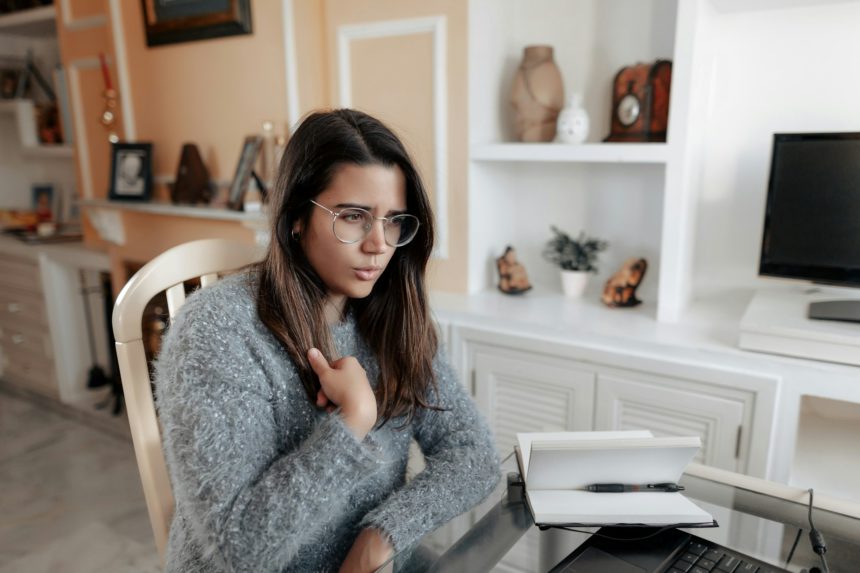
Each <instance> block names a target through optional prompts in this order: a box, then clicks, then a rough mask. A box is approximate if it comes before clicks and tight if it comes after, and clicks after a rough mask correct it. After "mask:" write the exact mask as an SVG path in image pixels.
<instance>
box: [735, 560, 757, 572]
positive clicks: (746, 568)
mask: <svg viewBox="0 0 860 573" xmlns="http://www.w3.org/2000/svg"><path fill="white" fill-rule="evenodd" d="M757 571H758V565H756V564H755V563H747V562H746V561H741V564H740V565H738V568H737V569H735V573H756V572H757Z"/></svg>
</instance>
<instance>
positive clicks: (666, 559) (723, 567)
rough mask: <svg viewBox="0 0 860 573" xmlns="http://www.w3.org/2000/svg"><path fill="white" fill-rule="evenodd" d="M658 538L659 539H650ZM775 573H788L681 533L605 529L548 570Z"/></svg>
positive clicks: (559, 572)
mask: <svg viewBox="0 0 860 573" xmlns="http://www.w3.org/2000/svg"><path fill="white" fill-rule="evenodd" d="M656 532H659V533H657V534H656V535H654V534H655V533H656ZM610 538H611V539H610ZM643 538H644V539H643ZM778 572H779V573H783V572H784V573H789V570H788V569H782V568H780V567H776V566H774V565H769V564H767V563H765V562H764V561H759V560H758V559H755V558H753V557H750V556H748V555H744V554H743V553H740V552H739V551H735V550H734V549H729V548H727V547H723V546H722V545H719V544H718V543H714V542H713V541H708V540H706V539H702V538H701V537H697V536H695V535H692V534H690V533H687V532H684V531H681V530H679V529H666V530H663V531H660V530H659V529H655V528H643V527H603V528H601V529H600V530H599V531H598V532H597V534H595V535H592V536H591V537H589V538H588V540H587V541H586V542H585V543H583V544H582V545H580V546H579V547H577V548H576V550H575V551H574V552H573V553H571V554H570V555H568V556H567V557H565V559H564V560H563V561H562V562H561V563H559V564H558V565H556V566H555V567H553V568H552V569H551V570H550V573H778Z"/></svg>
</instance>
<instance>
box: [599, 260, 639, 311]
mask: <svg viewBox="0 0 860 573" xmlns="http://www.w3.org/2000/svg"><path fill="white" fill-rule="evenodd" d="M647 268H648V261H646V260H645V259H636V258H632V259H627V260H626V261H624V264H623V265H621V269H620V270H619V271H618V272H616V273H615V274H614V275H612V276H611V277H609V280H608V281H606V286H604V287H603V297H602V300H603V302H604V303H605V304H606V305H607V306H610V307H630V306H636V305H638V304H640V303H641V302H642V301H641V300H639V299H638V298H636V289H637V288H639V285H640V284H642V279H643V278H644V277H645V270H646V269H647Z"/></svg>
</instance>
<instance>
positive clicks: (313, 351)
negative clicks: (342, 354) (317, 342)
mask: <svg viewBox="0 0 860 573" xmlns="http://www.w3.org/2000/svg"><path fill="white" fill-rule="evenodd" d="M308 354H310V356H311V358H319V355H320V351H319V350H317V349H316V348H311V350H310V352H309V353H308Z"/></svg>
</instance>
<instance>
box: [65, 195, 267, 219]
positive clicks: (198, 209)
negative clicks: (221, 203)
mask: <svg viewBox="0 0 860 573" xmlns="http://www.w3.org/2000/svg"><path fill="white" fill-rule="evenodd" d="M80 206H81V207H88V208H99V209H118V210H123V211H138V212H142V213H154V214H157V215H173V216H176V217H192V218H195V219H216V220H221V221H246V222H257V221H260V222H265V221H267V219H266V215H265V213H248V212H245V211H232V210H230V209H226V208H223V207H207V206H202V205H174V204H173V203H167V202H159V201H112V200H104V199H85V200H83V201H81V202H80Z"/></svg>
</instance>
